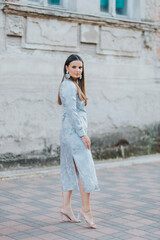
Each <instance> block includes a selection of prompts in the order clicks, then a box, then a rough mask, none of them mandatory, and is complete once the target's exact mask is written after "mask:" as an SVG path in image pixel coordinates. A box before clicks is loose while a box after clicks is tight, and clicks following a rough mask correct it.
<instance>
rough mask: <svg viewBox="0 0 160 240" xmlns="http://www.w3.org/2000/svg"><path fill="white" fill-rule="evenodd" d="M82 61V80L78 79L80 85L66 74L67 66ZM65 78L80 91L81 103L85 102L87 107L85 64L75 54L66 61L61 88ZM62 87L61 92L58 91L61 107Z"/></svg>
mask: <svg viewBox="0 0 160 240" xmlns="http://www.w3.org/2000/svg"><path fill="white" fill-rule="evenodd" d="M76 60H78V61H81V62H82V79H78V83H77V82H76V81H74V80H72V78H71V79H68V78H67V77H66V76H65V74H66V71H67V70H66V66H69V64H70V63H71V62H72V61H76ZM64 77H65V78H67V79H68V80H70V81H72V82H73V83H74V84H75V85H76V87H77V91H78V97H79V99H80V101H83V100H85V106H86V105H87V99H88V98H87V95H86V88H85V76H84V62H83V60H82V59H81V57H80V56H78V55H75V54H72V55H70V56H69V57H68V58H67V60H66V61H65V64H64V76H63V78H62V81H61V83H60V86H61V84H62V82H63V80H64ZM60 86H59V90H58V104H59V105H62V102H61V98H60Z"/></svg>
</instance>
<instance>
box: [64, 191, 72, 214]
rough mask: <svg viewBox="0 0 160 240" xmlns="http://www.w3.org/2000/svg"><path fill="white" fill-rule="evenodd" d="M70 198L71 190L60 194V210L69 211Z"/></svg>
mask: <svg viewBox="0 0 160 240" xmlns="http://www.w3.org/2000/svg"><path fill="white" fill-rule="evenodd" d="M71 196H72V190H70V191H67V192H62V199H63V205H62V208H64V209H66V210H71Z"/></svg>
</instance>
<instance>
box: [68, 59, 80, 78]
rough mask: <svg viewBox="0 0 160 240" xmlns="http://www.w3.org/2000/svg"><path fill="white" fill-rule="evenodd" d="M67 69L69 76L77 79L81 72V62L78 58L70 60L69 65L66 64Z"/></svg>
mask: <svg viewBox="0 0 160 240" xmlns="http://www.w3.org/2000/svg"><path fill="white" fill-rule="evenodd" d="M66 69H67V71H68V72H69V74H70V76H71V77H72V78H73V79H74V80H77V79H78V78H79V77H80V76H81V74H82V69H83V68H82V62H81V61H79V60H75V61H72V62H71V63H70V64H69V66H66Z"/></svg>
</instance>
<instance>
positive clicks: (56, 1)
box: [48, 0, 60, 5]
mask: <svg viewBox="0 0 160 240" xmlns="http://www.w3.org/2000/svg"><path fill="white" fill-rule="evenodd" d="M48 3H49V4H51V5H60V0H48Z"/></svg>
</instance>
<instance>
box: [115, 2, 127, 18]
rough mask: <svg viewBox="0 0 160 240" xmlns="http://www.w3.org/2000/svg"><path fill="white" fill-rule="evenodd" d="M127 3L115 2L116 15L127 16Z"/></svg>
mask: <svg viewBox="0 0 160 240" xmlns="http://www.w3.org/2000/svg"><path fill="white" fill-rule="evenodd" d="M127 1H128V0H116V14H119V15H127Z"/></svg>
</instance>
